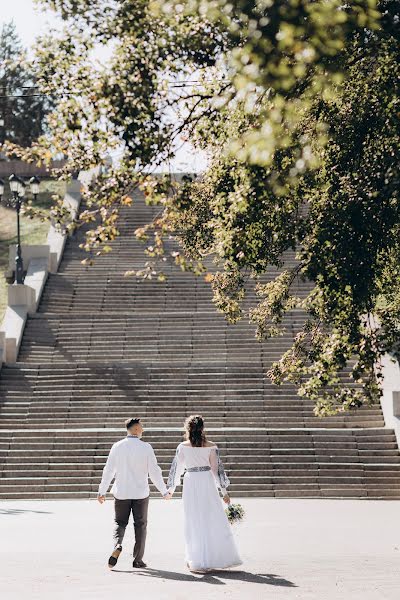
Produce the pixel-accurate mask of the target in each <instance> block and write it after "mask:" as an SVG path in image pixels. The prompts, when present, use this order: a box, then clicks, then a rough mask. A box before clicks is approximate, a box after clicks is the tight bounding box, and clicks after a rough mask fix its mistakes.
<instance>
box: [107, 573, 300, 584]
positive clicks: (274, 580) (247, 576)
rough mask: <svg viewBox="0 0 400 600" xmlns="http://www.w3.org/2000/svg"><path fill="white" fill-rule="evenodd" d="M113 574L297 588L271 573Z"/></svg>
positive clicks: (290, 582)
mask: <svg viewBox="0 0 400 600" xmlns="http://www.w3.org/2000/svg"><path fill="white" fill-rule="evenodd" d="M113 572H114V573H135V574H136V575H140V576H141V577H156V578H159V579H171V580H173V581H197V582H203V583H211V584H214V585H226V583H225V582H224V581H221V579H228V580H232V581H244V582H246V583H262V584H264V585H275V586H279V587H297V586H296V584H295V583H293V582H292V581H289V580H288V579H284V578H283V577H280V576H279V575H273V574H272V573H249V572H248V571H217V570H216V571H212V572H209V573H205V574H204V575H198V576H196V575H190V574H188V573H179V572H175V571H162V570H161V569H150V568H148V569H146V570H143V571H138V570H137V569H132V570H130V571H123V570H118V569H113Z"/></svg>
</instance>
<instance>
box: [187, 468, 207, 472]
mask: <svg viewBox="0 0 400 600" xmlns="http://www.w3.org/2000/svg"><path fill="white" fill-rule="evenodd" d="M186 471H188V472H189V473H197V472H198V471H211V467H190V468H189V469H186Z"/></svg>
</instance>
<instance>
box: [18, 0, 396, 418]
mask: <svg viewBox="0 0 400 600" xmlns="http://www.w3.org/2000/svg"><path fill="white" fill-rule="evenodd" d="M42 1H43V2H44V3H45V4H47V5H50V6H52V7H53V8H55V9H56V10H58V11H59V13H60V15H61V16H62V17H63V18H64V19H65V20H66V21H67V23H68V26H67V29H66V31H65V34H64V35H62V36H61V37H60V38H59V39H58V40H54V39H51V40H47V41H46V40H41V42H40V44H39V46H38V47H39V49H38V52H37V68H38V72H39V73H40V79H39V81H40V85H41V86H42V89H43V90H45V91H46V92H47V93H54V92H57V93H58V94H61V102H60V105H59V110H58V112H57V115H56V116H54V118H53V119H52V120H51V125H52V130H51V135H50V136H47V137H46V138H43V139H41V140H40V142H39V143H38V144H36V145H34V146H33V147H32V148H31V149H30V156H31V157H37V158H43V156H45V155H46V153H48V152H49V151H50V150H53V151H63V152H65V153H66V154H67V155H68V156H69V168H70V169H72V170H75V169H76V168H80V167H89V166H92V165H94V164H99V163H100V164H101V163H102V162H103V161H104V160H105V156H106V154H107V152H108V151H109V148H110V146H111V147H112V146H113V147H120V146H121V141H123V142H124V155H123V157H122V160H121V163H120V164H119V165H118V166H117V167H115V168H114V169H113V170H112V172H111V173H107V174H106V175H104V177H102V178H100V179H99V180H98V181H97V182H96V183H95V184H94V185H93V186H92V187H91V188H90V190H89V191H88V193H87V199H88V201H89V205H90V209H89V210H87V211H85V212H84V213H83V214H82V215H81V221H82V222H85V221H86V222H91V221H93V222H94V221H95V219H96V217H98V216H100V218H101V222H100V224H96V225H95V226H94V227H93V229H91V230H90V231H89V233H88V236H87V244H86V248H87V249H88V250H91V249H97V250H98V251H99V252H102V251H109V247H108V245H107V242H108V240H110V239H113V238H114V237H115V236H116V235H117V234H118V210H119V206H120V205H121V204H123V203H126V202H129V201H130V200H129V192H130V190H131V189H132V186H134V185H140V186H141V187H142V188H143V189H144V191H145V194H146V196H147V198H148V201H149V202H159V203H160V204H161V205H162V207H163V212H162V215H161V216H160V217H158V218H157V219H156V221H155V222H154V223H152V224H149V226H147V227H145V228H142V229H141V230H140V231H138V232H137V235H138V237H139V238H142V239H148V238H149V236H150V242H149V245H148V248H147V254H148V256H149V264H148V265H147V268H144V269H143V270H142V272H141V274H142V275H143V276H148V275H149V273H151V272H152V271H153V270H154V269H153V264H152V263H153V262H156V261H157V259H158V258H159V257H161V256H164V254H165V249H164V247H163V236H165V235H166V234H168V235H173V236H175V237H176V238H177V239H178V241H179V242H180V244H181V247H182V251H181V252H179V253H174V256H173V257H172V258H173V259H174V260H175V262H177V263H178V264H180V265H181V266H182V268H184V269H188V268H190V269H193V270H194V271H196V272H201V271H204V268H205V266H204V259H205V257H209V256H212V257H214V259H215V261H216V263H217V265H218V269H219V270H218V272H217V273H216V274H209V275H208V279H210V281H211V283H212V286H213V289H214V301H215V303H216V305H217V307H218V308H219V309H220V310H222V311H223V312H224V313H225V314H226V315H227V318H228V319H229V320H231V321H235V320H237V319H239V318H243V316H245V315H243V312H242V299H243V297H244V296H245V294H246V289H247V288H248V287H249V286H251V285H254V286H255V287H256V290H257V293H258V295H259V302H258V303H257V305H255V306H254V307H253V308H252V310H251V313H250V314H249V315H248V317H249V318H250V319H251V320H252V321H253V322H254V323H255V325H256V328H257V335H258V336H259V337H260V338H261V339H262V338H263V337H265V336H269V335H276V334H279V331H280V329H281V326H282V319H283V316H284V315H285V313H286V312H287V311H288V310H291V309H293V308H294V307H296V308H300V309H302V310H303V311H304V314H305V315H307V318H305V324H304V327H303V328H302V330H301V331H300V332H299V333H298V335H297V337H296V339H295V341H294V344H293V347H292V348H291V349H290V350H289V351H288V352H287V353H286V354H285V355H284V356H283V357H282V359H281V360H280V361H279V362H278V363H277V364H276V365H274V366H273V368H272V369H271V371H270V373H269V375H270V377H271V378H272V380H273V381H275V382H276V383H280V382H281V381H283V380H290V381H294V382H295V383H296V384H297V385H298V386H299V393H300V394H305V395H307V396H308V397H310V398H313V399H314V400H315V402H316V412H317V413H319V414H326V413H331V412H334V411H336V410H343V409H349V408H356V407H358V406H360V405H362V403H363V402H366V401H367V402H373V401H376V399H377V398H378V397H379V393H380V392H379V379H380V368H379V359H380V356H381V355H382V354H383V353H384V352H386V351H388V350H392V349H393V348H394V347H395V343H396V340H397V339H398V334H399V320H400V319H399V317H400V300H399V294H398V292H397V290H398V289H399V283H400V282H399V270H398V266H397V265H398V264H399V263H398V260H399V244H398V239H399V235H398V233H399V223H400V218H399V217H400V212H399V208H400V207H399V198H398V191H397V189H398V180H399V176H398V164H399V157H398V148H399V119H398V91H399V90H398V85H399V84H398V82H399V64H400V61H399V46H398V38H397V34H396V26H397V25H398V20H399V16H400V3H399V1H398V0H384V1H380V2H378V3H376V2H374V1H373V0H355V1H352V2H349V3H346V4H343V3H342V2H340V1H337V0H315V1H314V2H310V1H309V0H289V1H288V0H263V1H257V2H256V1H254V2H250V1H245V0H231V1H230V2H227V1H225V0H213V1H211V0H210V1H208V0H201V1H200V0H190V1H189V2H186V3H180V2H174V1H170V2H164V3H161V2H157V1H144V0H126V1H125V2H123V3H121V2H109V1H107V2H106V1H105V0H95V1H93V0H91V1H89V0H74V1H73V2H70V1H67V0H52V1H50V0H42ZM96 43H101V44H111V46H112V47H113V53H112V56H111V59H110V61H109V63H108V64H107V65H105V66H102V67H97V68H96V69H95V68H94V67H93V60H92V50H93V47H94V45H95V44H96ZM188 79H196V81H197V82H200V84H198V83H196V84H184V85H182V84H180V83H179V81H182V80H188ZM171 114H173V115H174V118H172V117H171ZM182 134H184V135H185V136H187V137H190V138H191V139H192V140H193V141H194V142H195V144H197V145H198V147H200V148H203V149H206V150H207V152H208V153H209V156H210V166H209V169H208V170H207V172H206V173H205V175H204V177H203V178H202V179H201V180H200V181H189V180H187V181H185V182H184V183H183V185H181V186H178V187H177V186H175V185H174V184H173V183H171V180H170V179H169V178H168V177H167V178H166V179H165V180H152V179H150V178H149V177H147V176H146V170H148V169H149V167H151V166H154V164H156V163H157V161H159V160H164V159H165V158H166V157H168V156H170V154H171V152H172V150H171V148H172V146H173V144H174V142H176V139H177V138H179V136H180V135H182ZM13 150H14V151H15V148H14V149H13ZM54 214H57V211H55V213H54ZM58 215H59V218H60V220H61V219H62V214H61V212H59V213H58ZM295 248H298V252H299V257H298V258H299V262H298V265H297V266H296V267H295V269H290V268H285V264H284V256H285V254H284V253H285V251H287V250H288V249H295ZM270 265H274V266H278V267H282V268H283V272H282V273H281V274H280V275H279V276H278V277H277V278H276V279H275V281H273V282H272V283H270V284H268V285H265V284H262V282H261V281H260V277H261V276H262V274H263V273H264V272H265V271H266V269H267V268H268V267H269V266H270ZM160 275H161V276H162V274H160ZM299 277H300V278H301V277H306V278H308V279H311V280H312V281H313V282H314V284H315V287H314V289H313V291H312V292H311V293H310V294H309V296H308V297H307V298H306V299H305V300H301V299H299V298H296V295H295V294H294V293H293V284H294V282H295V281H296V279H298V278H299ZM346 366H350V368H351V370H352V375H353V378H354V384H355V385H351V386H348V387H344V386H341V385H340V372H341V370H342V369H343V368H345V367H346Z"/></svg>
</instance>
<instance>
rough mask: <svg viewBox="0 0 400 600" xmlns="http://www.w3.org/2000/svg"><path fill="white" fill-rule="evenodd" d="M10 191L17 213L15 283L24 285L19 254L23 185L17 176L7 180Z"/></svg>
mask: <svg viewBox="0 0 400 600" xmlns="http://www.w3.org/2000/svg"><path fill="white" fill-rule="evenodd" d="M9 182H10V189H11V192H12V195H13V201H14V202H13V205H14V208H15V209H16V211H17V256H16V258H15V281H16V283H24V263H23V261H22V252H21V225H20V212H21V206H22V202H23V198H24V196H25V187H26V186H25V183H24V182H23V180H22V179H20V178H19V177H17V175H11V177H10V178H9Z"/></svg>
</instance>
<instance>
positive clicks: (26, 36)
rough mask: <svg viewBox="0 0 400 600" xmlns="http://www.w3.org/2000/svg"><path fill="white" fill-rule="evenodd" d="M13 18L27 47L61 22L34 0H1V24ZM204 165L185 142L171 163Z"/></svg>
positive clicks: (200, 167) (197, 168)
mask: <svg viewBox="0 0 400 600" xmlns="http://www.w3.org/2000/svg"><path fill="white" fill-rule="evenodd" d="M11 20H12V21H14V23H15V25H16V28H17V31H18V34H19V36H20V38H21V40H22V43H23V45H24V46H25V48H27V49H29V47H30V46H32V44H33V43H34V41H35V38H36V37H37V36H38V35H40V34H41V33H43V32H46V31H47V32H48V31H49V30H50V29H55V28H56V27H57V24H58V23H59V21H58V20H57V17H56V16H55V15H54V13H52V12H51V11H47V12H44V11H43V9H40V10H39V9H38V8H37V6H35V3H34V0H0V25H1V24H3V23H5V22H7V21H11ZM204 167H205V157H204V156H203V155H201V154H200V153H198V152H195V151H194V150H193V148H192V147H191V146H190V144H185V145H184V146H183V147H182V148H181V149H180V150H179V152H178V154H177V156H176V158H175V160H174V161H173V162H172V164H171V168H172V169H173V170H176V171H202V170H204Z"/></svg>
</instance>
